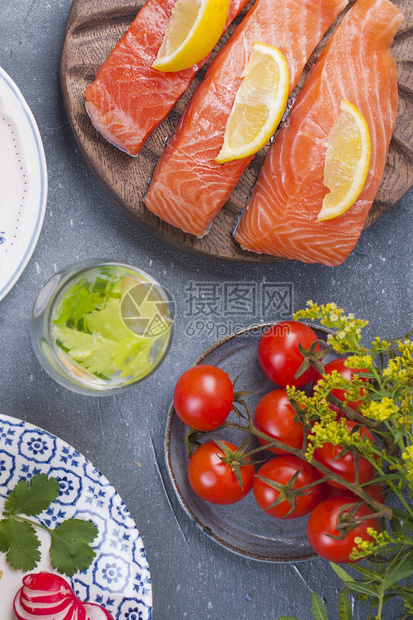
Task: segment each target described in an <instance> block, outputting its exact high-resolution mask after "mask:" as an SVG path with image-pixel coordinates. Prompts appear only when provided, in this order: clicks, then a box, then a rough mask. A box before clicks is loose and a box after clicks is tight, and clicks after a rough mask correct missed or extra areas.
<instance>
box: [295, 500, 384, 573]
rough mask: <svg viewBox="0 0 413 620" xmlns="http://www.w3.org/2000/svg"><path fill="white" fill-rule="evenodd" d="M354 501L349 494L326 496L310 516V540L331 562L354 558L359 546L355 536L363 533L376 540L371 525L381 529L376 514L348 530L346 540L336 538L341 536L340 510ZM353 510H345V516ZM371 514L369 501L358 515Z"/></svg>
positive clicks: (363, 535)
mask: <svg viewBox="0 0 413 620" xmlns="http://www.w3.org/2000/svg"><path fill="white" fill-rule="evenodd" d="M349 500H350V501H349ZM350 502H351V498H349V497H334V498H332V499H326V500H324V501H322V502H320V503H319V504H318V506H316V507H315V508H314V510H313V511H312V513H311V514H310V516H309V518H308V523H307V535H308V540H309V541H310V544H311V546H312V547H313V549H314V551H316V552H317V553H318V555H321V557H323V558H325V559H326V560H329V561H330V562H339V563H341V564H347V563H348V562H350V561H351V560H350V554H351V552H352V550H353V548H354V547H355V546H356V544H355V542H354V540H355V538H357V537H358V536H359V537H360V538H362V539H363V540H372V538H371V536H369V534H367V528H369V527H372V528H374V529H375V530H376V531H379V522H378V520H377V519H376V518H374V517H373V518H371V519H368V520H366V521H362V522H361V523H360V524H359V525H358V526H357V527H356V528H354V530H351V531H350V532H348V533H347V535H346V536H345V537H344V538H343V540H337V539H336V538H332V536H339V535H340V530H337V527H336V526H337V524H338V519H339V513H340V510H341V508H342V507H343V506H345V505H346V504H349V503H350ZM349 510H350V508H348V509H344V510H343V515H345V514H347V512H348V511H349ZM370 514H372V511H371V510H370V508H369V507H368V506H367V505H366V504H363V505H362V506H360V508H359V509H358V511H357V513H356V516H357V517H364V516H367V515H370Z"/></svg>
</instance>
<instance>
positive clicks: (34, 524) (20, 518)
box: [10, 515, 51, 534]
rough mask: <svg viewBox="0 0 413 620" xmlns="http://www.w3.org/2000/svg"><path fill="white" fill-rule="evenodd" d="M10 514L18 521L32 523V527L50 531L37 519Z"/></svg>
mask: <svg viewBox="0 0 413 620" xmlns="http://www.w3.org/2000/svg"><path fill="white" fill-rule="evenodd" d="M10 516H11V517H12V518H13V519H14V520H15V521H18V522H19V523H28V524H29V525H32V526H33V527H37V528H38V529H40V530H44V531H45V532H47V533H48V534H50V533H51V530H50V529H49V528H48V527H46V525H42V524H41V523H38V522H37V521H32V520H31V519H28V518H27V517H22V516H20V515H10Z"/></svg>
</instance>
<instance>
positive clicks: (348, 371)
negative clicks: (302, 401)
mask: <svg viewBox="0 0 413 620" xmlns="http://www.w3.org/2000/svg"><path fill="white" fill-rule="evenodd" d="M345 361H346V358H345V357H341V358H340V359H337V360H333V361H331V362H328V364H326V365H325V366H324V369H325V374H327V375H331V374H332V372H333V370H336V371H337V372H338V373H339V374H340V375H341V376H342V377H344V378H345V379H348V380H349V381H353V377H354V375H356V374H357V373H360V372H367V370H365V369H364V370H361V369H354V368H347V366H345V365H344V362H345ZM321 379H322V375H318V378H317V380H316V382H315V383H314V386H316V385H317V383H318V382H319V381H321ZM364 380H365V381H367V379H364ZM331 393H332V394H333V396H335V397H336V398H338V399H339V400H341V401H343V402H344V399H345V397H346V394H347V391H346V390H339V389H337V390H332V391H331ZM362 397H363V390H360V400H354V401H350V402H348V403H347V405H348V406H349V407H351V408H352V409H354V410H355V411H357V409H358V408H359V407H360V405H361V401H362ZM330 408H331V409H333V410H334V411H337V412H338V413H341V414H342V411H341V410H340V409H339V408H338V407H336V406H335V405H330Z"/></svg>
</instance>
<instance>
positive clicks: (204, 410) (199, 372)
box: [174, 365, 234, 431]
mask: <svg viewBox="0 0 413 620" xmlns="http://www.w3.org/2000/svg"><path fill="white" fill-rule="evenodd" d="M233 398H234V388H233V385H232V382H231V379H230V378H229V376H228V375H227V373H226V372H224V371H223V370H221V368H217V367H216V366H208V365H204V366H203V365H201V366H194V367H193V368H190V369H189V370H187V371H186V372H184V374H183V375H181V377H180V378H179V379H178V381H177V384H176V386H175V391H174V408H175V411H176V413H177V414H178V416H179V417H180V418H181V420H182V422H184V424H187V425H188V426H190V427H191V428H194V429H195V430H197V431H212V430H214V429H215V428H218V427H219V426H221V425H222V424H223V423H224V422H225V420H226V419H227V417H228V415H229V413H230V411H231V409H232V403H233Z"/></svg>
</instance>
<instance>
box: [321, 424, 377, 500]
mask: <svg viewBox="0 0 413 620" xmlns="http://www.w3.org/2000/svg"><path fill="white" fill-rule="evenodd" d="M343 419H344V418H343ZM346 424H347V426H348V427H349V428H350V429H352V428H354V427H355V426H356V422H352V421H351V420H347V419H346ZM357 432H359V433H360V432H361V433H362V435H363V436H367V437H368V438H369V439H370V441H372V442H374V438H373V435H372V434H371V433H370V431H368V430H367V429H366V428H363V429H360V428H359V429H358V431H357ZM342 450H343V448H342V446H334V445H333V444H332V443H325V444H323V445H322V446H321V448H317V449H316V450H314V458H315V459H316V461H318V462H319V463H321V464H322V465H324V466H325V467H327V469H329V470H330V471H332V472H334V473H335V474H337V475H339V476H341V477H342V478H344V480H347V481H348V482H355V481H356V470H355V466H354V457H353V455H352V454H351V452H347V453H346V454H345V455H344V456H342V457H341V458H339V459H338V458H337V456H338V455H339V454H340V452H341V451H342ZM358 468H359V482H360V484H365V483H366V482H370V480H372V479H373V478H374V473H375V469H374V466H373V464H372V463H371V462H370V461H368V460H367V459H365V458H364V457H360V458H359V460H358ZM326 483H327V484H330V485H331V486H332V487H335V488H336V489H343V488H345V487H343V485H341V484H340V483H339V482H336V481H335V480H326Z"/></svg>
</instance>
